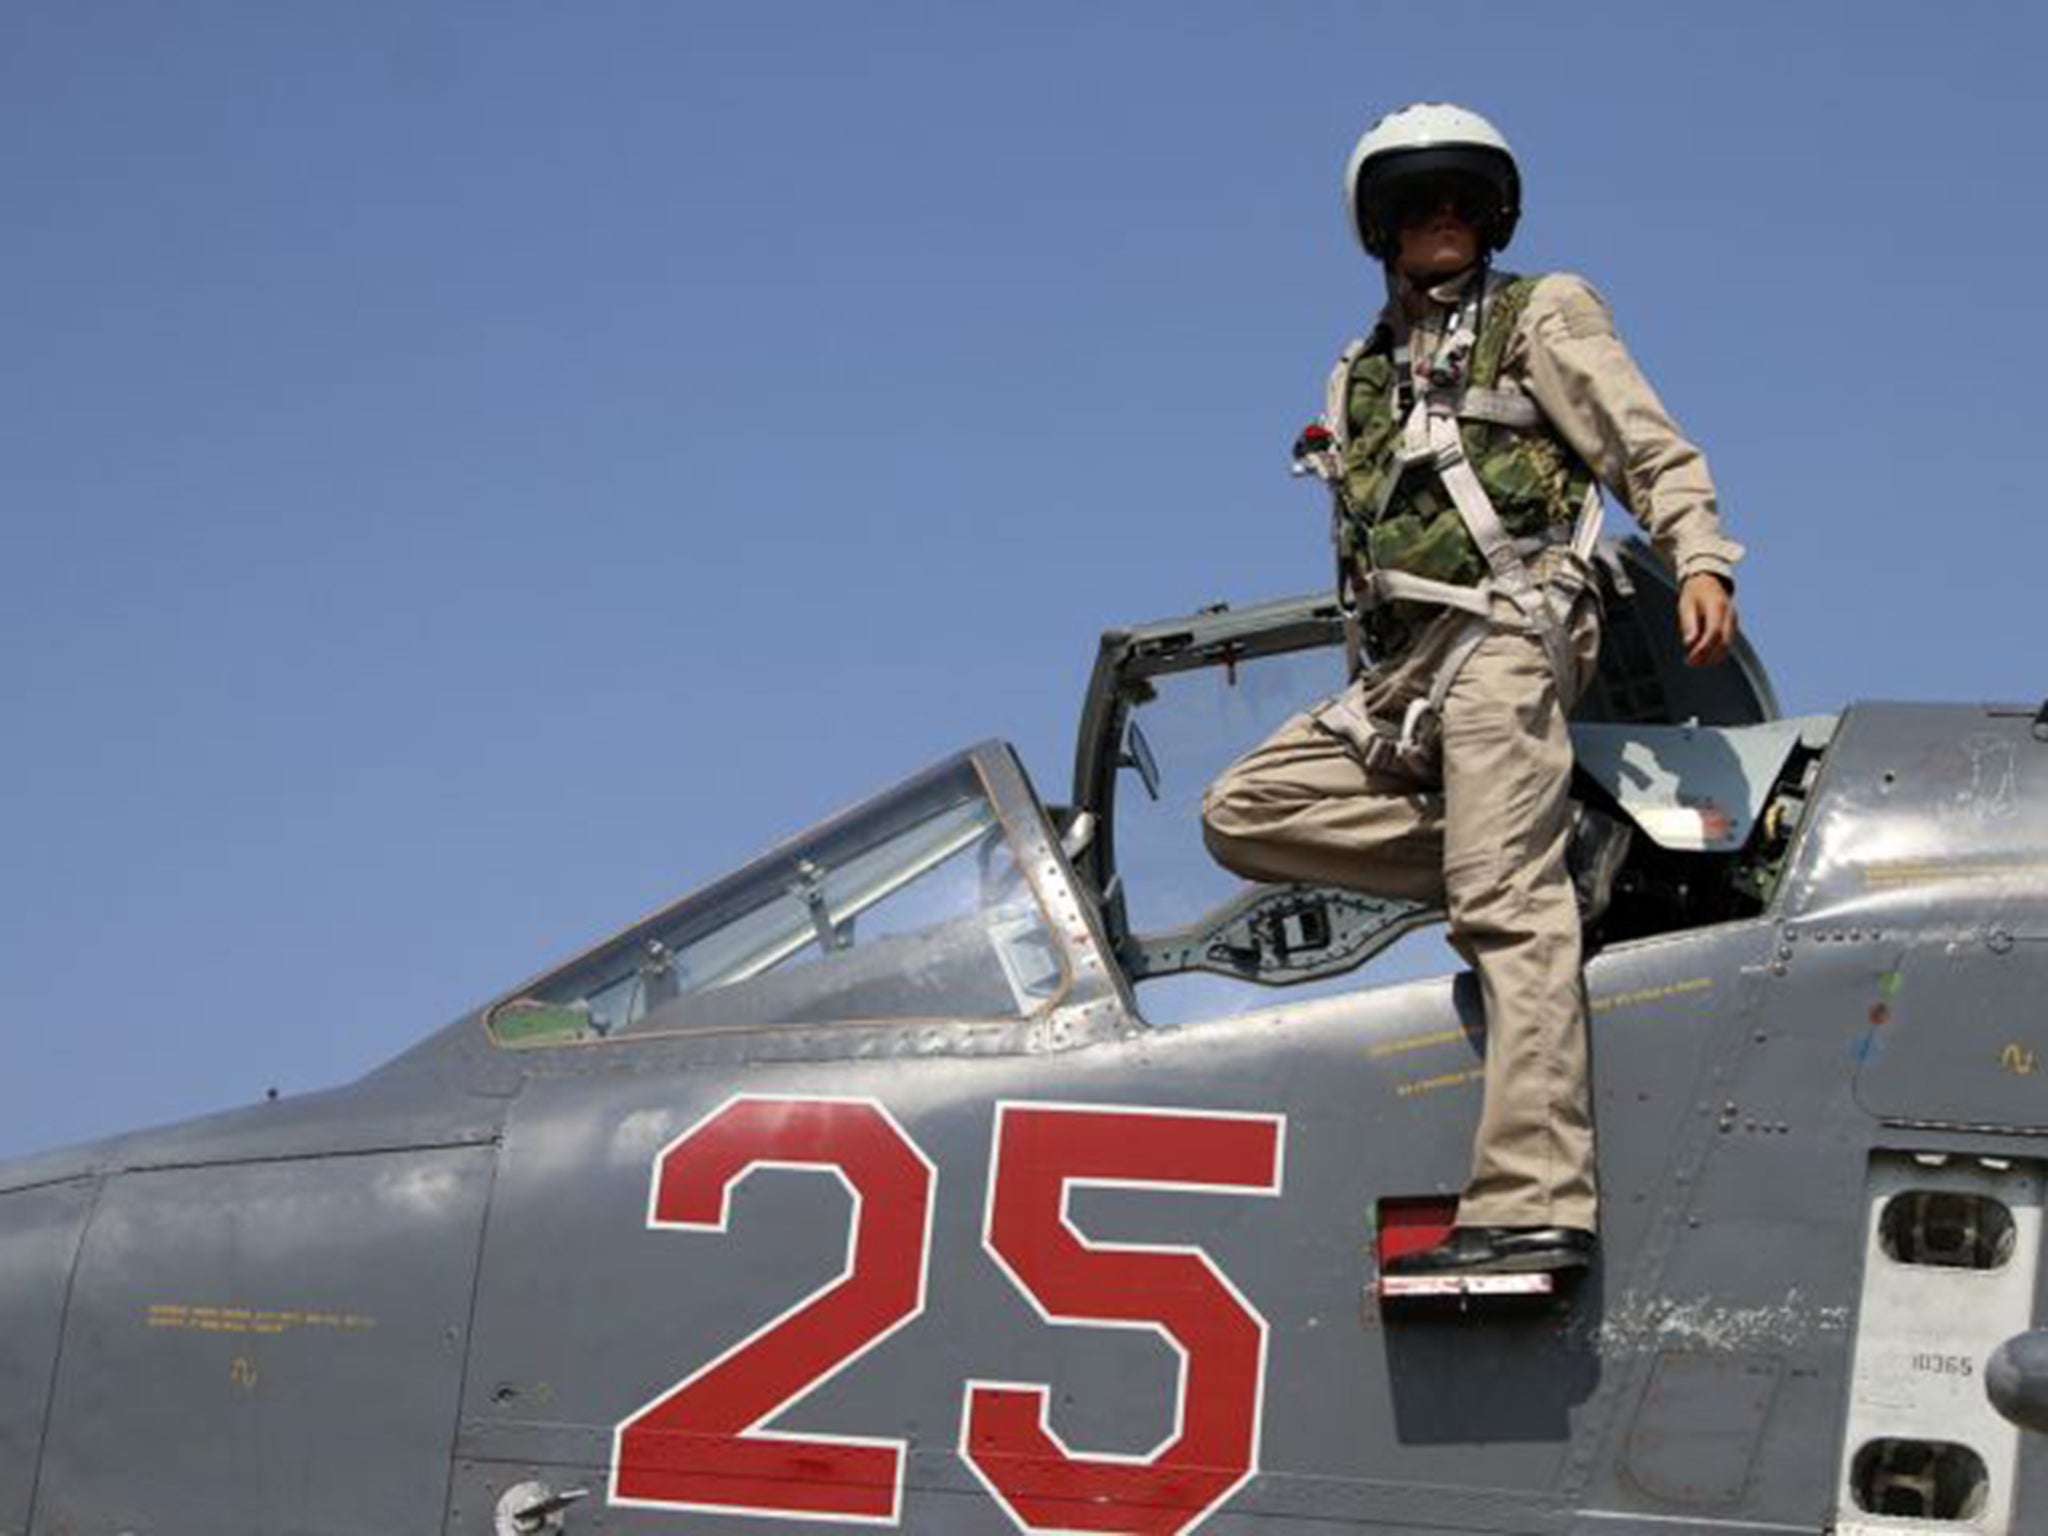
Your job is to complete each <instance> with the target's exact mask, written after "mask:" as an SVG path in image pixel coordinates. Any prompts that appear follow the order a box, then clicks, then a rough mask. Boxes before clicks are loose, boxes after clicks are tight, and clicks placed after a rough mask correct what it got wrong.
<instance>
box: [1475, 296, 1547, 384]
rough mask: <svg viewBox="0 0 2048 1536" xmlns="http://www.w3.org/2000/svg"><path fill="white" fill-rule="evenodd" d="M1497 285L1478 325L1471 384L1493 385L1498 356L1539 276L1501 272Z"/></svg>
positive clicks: (1505, 345)
mask: <svg viewBox="0 0 2048 1536" xmlns="http://www.w3.org/2000/svg"><path fill="white" fill-rule="evenodd" d="M1501 277H1502V279H1503V281H1502V282H1501V284H1500V286H1499V287H1498V288H1496V289H1494V290H1493V291H1492V292H1491V293H1489V294H1488V295H1487V296H1486V317H1485V319H1484V320H1483V321H1481V323H1480V326H1479V339H1478V341H1477V342H1475V343H1474V344H1473V348H1472V387H1473V388H1474V389H1492V388H1493V386H1494V384H1495V382H1496V381H1497V380H1498V379H1499V378H1500V364H1501V359H1502V358H1503V357H1504V356H1506V354H1507V350H1508V340H1509V338H1510V337H1512V336H1513V335H1514V334H1515V327H1516V326H1517V325H1519V324H1521V321H1522V314H1523V311H1525V310H1527V309H1528V307H1529V295H1530V294H1531V293H1532V292H1533V291H1534V290H1535V287H1536V284H1537V281H1538V279H1536V278H1533V277H1514V276H1511V275H1509V274H1508V273H1505V272H1503V273H1502V274H1501Z"/></svg>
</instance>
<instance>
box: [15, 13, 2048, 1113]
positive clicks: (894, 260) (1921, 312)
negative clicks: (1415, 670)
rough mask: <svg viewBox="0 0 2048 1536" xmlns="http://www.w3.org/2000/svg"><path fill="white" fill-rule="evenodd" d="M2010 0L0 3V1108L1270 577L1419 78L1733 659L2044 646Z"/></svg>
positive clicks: (1040, 678) (1060, 722)
mask: <svg viewBox="0 0 2048 1536" xmlns="http://www.w3.org/2000/svg"><path fill="white" fill-rule="evenodd" d="M2044 16H2048V11H2044V9H2043V8H2042V7H2040V6H2026V5H2018V4H2003V3H2001V4H1988V3H1979V4H1949V5H1943V6H1938V7H1937V6H1935V5H1932V4H1924V5H1921V4H1916V5H1901V4H1877V3H1870V0H1864V3H1855V4H1851V3H1806V4H1787V3H1773V4H1768V5H1766V4H1718V5H1713V6H1704V5H1696V6H1687V7H1682V8H1681V7H1674V6H1661V5H1659V6H1648V5H1641V4H1620V3H1614V4H1579V5H1565V6H1545V7H1534V6H1529V7H1515V8H1510V7H1508V6H1505V5H1465V6H1441V7H1420V6H1414V5H1402V6H1396V5H1391V4H1380V3H1367V0H1349V3H1341V4H1340V3H1333V0H1320V3H1289V4H1286V5H1254V4H1250V3H1242V4H1234V5H1222V4H1215V3H1191V0H1170V3H1169V0H1156V3H1105V0H1092V3H1071V0H1059V3H1052V0H1036V3H1033V4H1030V5H1028V6H1027V5H1015V6H1007V7H1000V8H999V7H996V6H992V5H973V6H966V5H955V4H942V3H936V0H934V3H927V4H891V3H876V4H861V5H843V4H827V3H823V0H819V3H809V4H794V3H773V0H755V3H749V4H745V5H740V4H728V5H713V4H710V3H681V0H676V3H653V0H640V3H623V0H614V3H606V4H598V5H564V4H534V3H525V0H519V3H503V0H499V3H492V4H488V5H485V4H480V3H469V4H441V3H424V0H402V3H399V0H351V3H349V4H347V5H319V4H313V3H307V0H291V3H278V0H237V3H226V0H186V3H181V4H177V5H163V4H158V3H152V0H125V3H91V0H87V3H76V4H68V3H67V4H60V3H57V0H15V3H12V4H9V5H7V6H5V7H4V8H0V338H4V340H0V520H4V521H0V527H4V532H5V539H4V544H0V552H4V564H0V583H4V586H0V699H4V701H5V711H6V720H7V725H8V730H7V750H6V751H5V753H4V754H0V818H4V819H0V830H4V837H5V842H4V853H0V996H4V997H5V999H6V1000H7V1007H8V1023H7V1025H6V1038H7V1040H8V1043H9V1046H10V1049H9V1050H8V1052H7V1060H8V1063H9V1065H10V1069H11V1072H10V1083H9V1086H10V1090H11V1091H10V1092H9V1094H8V1102H9V1106H10V1108H9V1114H8V1115H7V1117H6V1119H5V1122H4V1124H0V1153H8V1152H16V1151H23V1150H27V1149H31V1148H36V1147H41V1146H48V1145H54V1144H58V1143H61V1142H66V1141H73V1140H79V1139H82V1138H85V1137H87V1136H91V1135H97V1134H100V1133H103V1132H106V1131H110V1130H114V1129H119V1128H123V1127H126V1126H129V1125H134V1124H140V1123H147V1122H155V1121H163V1120H169V1119H175V1118H179V1117H183V1116H186V1115H190V1114H195V1113H199V1112H202V1111H207V1110H212V1109H216V1108H222V1107H226V1106H229V1105H233V1104H237V1103H243V1102H247V1101H249V1100H251V1099H253V1098H255V1097H257V1096H259V1095H260V1094H261V1093H262V1091H263V1090H264V1088H265V1087H267V1086H269V1085H273V1084H275V1085H277V1086H279V1087H280V1088H282V1089H284V1090H285V1091H286V1092H296V1091H301V1090H304V1089H308V1088H314V1087H320V1086H325V1085H328V1084H331V1083H335V1082H339V1081H342V1080H344V1079H346V1078H349V1077H352V1076H354V1075H356V1074H357V1073H359V1072H360V1071H362V1070H365V1069H367V1068H368V1067H370V1066H372V1065H374V1064H375V1063H377V1062H379V1061H381V1060H383V1059H384V1058H386V1057H388V1056H390V1055H392V1054H394V1053H396V1052H397V1051H398V1050H400V1049H401V1048H403V1047H404V1046H406V1045H407V1044H409V1043H410V1042H411V1041H413V1040H414V1039H416V1038H418V1037H419V1036H421V1035H423V1034H425V1033H426V1032H427V1031H428V1030H430V1029H431V1028H433V1027H435V1026H437V1025H439V1024H441V1023H443V1022H445V1021H447V1020H448V1019H450V1018H452V1017H454V1016H456V1015H457V1014H458V1013H460V1012H462V1011H463V1010H464V1009H466V1008H468V1007H470V1006H472V1005H474V1004H475V1003H477V1002H479V1001H481V1000H483V999H485V998H487V997H489V996H491V995H493V994H495V993H497V992H499V991H501V990H502V989H504V988H505V987H506V986H508V985H510V984H511V983H513V982H515V981H517V980H518V979H519V978H521V977H523V976H525V975H527V974H530V973H531V972H533V971H535V970H537V969H539V968H541V967H542V966H544V965H546V964H548V963H549V962H551V961H552V960H554V959H556V958H560V957H562V956H565V955H567V954H568V953H570V952H572V951H574V950H575V949H577V948H579V947H581V946H582V945H583V944H584V943H585V942H587V941H589V940H591V939H593V938H595V937H597V936H599V935H601V934H603V933H605V932H608V931H610V930H611V929H612V928H614V927H616V926H617V925H619V924H620V923H622V922H624V921H625V920H627V919H629V918H631V917H633V916H635V915H637V914H638V913H640V912H642V911H644V910H646V909H648V908H651V907H653V906H655V905H657V904H659V903H661V902H662V901H664V900H666V899H668V898H669V897H671V896H673V895H675V894H677V893H679V892H681V891H683V890H684V889H687V888H688V887H690V886H692V885H695V884H697V883H700V882H701V881H703V880H705V879H707V878H709V877H711V876H713V875H716V874H718V873H719V872H721V871H723V870H724V869H726V868H728V867H730V866H732V865H734V864H737V863H739V862H740V861H742V860H743V859H745V858H746V857H748V856H749V855H750V854H752V853H753V852H755V851H757V850H758V849H759V848H760V847H761V846H762V845H764V844H766V843H767V842H769V841H771V840H772V839H775V838H777V837H779V836H782V835H784V834H786V833H788V832H790V831H793V830H795V829H796V828H798V827H800V826H801V825H803V824H805V823H807V822H809V821H811V820H813V819H815V818H816V817H818V816H819V815H821V814H824V813H826V812H828V811H830V810H833V809H835V808H837V807H839V806H841V805H843V804H845V803H847V802H849V801H851V800H854V799H856V798H859V797H861V796H863V795H865V794H866V793H868V792H870V791H872V790H875V789H879V788H881V787H883V786H884V785H886V784H888V783H889V782H891V781H893V780H894V779H896V778H898V777H900V776H901V775H903V774H905V773H907V772H910V771H912V770H914V769H916V768H918V767H920V766H922V765H923V764H924V763H925V762H927V761H929V760H931V759H933V758H935V757H937V756H939V755H940V754H942V753H944V752H946V751H949V750H951V749H952V748H954V747H956V746H959V745H962V744H964V743H966V742H968V741H971V740H974V739H978V738H980V737H982V736H987V735H999V736H1004V737H1007V738H1008V739H1010V740H1012V741H1013V742H1015V743H1016V744H1017V745H1018V746H1019V748H1020V749H1021V750H1022V752H1023V754H1024V757H1025V760H1026V762H1027V764H1028V765H1029V767H1030V768H1031V769H1032V770H1033V772H1034V774H1035V775H1036V776H1037V778H1038V781H1039V783H1040V787H1041V788H1042V789H1044V790H1046V791H1047V792H1048V793H1049V794H1052V795H1054V796H1058V795H1059V794H1061V793H1063V792H1064V790H1065V788H1066V782H1067V774H1068V769H1069V762H1070V753H1071V742H1072V731H1073V726H1074V710H1075V708H1076V705H1077V704H1078V701H1079V698H1080V693H1081V689H1082V685H1083V682H1084V680H1085V678H1086V673H1087V668H1088V666H1089V663H1090V661H1091V659H1092V656H1093V651H1094V646H1095V639H1096V636H1097V634H1098V632H1099V631H1100V630H1101V629H1102V628H1103V627H1104V626H1105V625H1108V624H1111V623H1116V622H1121V621H1131V620H1138V619H1145V618H1151V617H1157V616H1160V615H1164V614H1168V613H1174V612H1180V611H1184V610H1186V609H1188V608H1191V607H1193V606H1195V605H1197V604H1200V603H1204V602H1208V601H1212V600H1215V599H1218V598H1235V599H1248V598H1252V597H1257V596H1269V595H1277V594H1279V593H1283V592H1292V591H1300V590H1305V589H1307V588H1310V587H1313V586H1315V585H1317V584H1319V583H1320V582H1322V581H1323V580H1324V579H1325V577H1326V573H1327V569H1328V554H1327V549H1326V546H1325V543H1324V538H1323V524H1324V511H1323V507H1322V505H1321V504H1320V503H1319V501H1318V500H1317V498H1316V496H1315V494H1314V493H1313V492H1312V491H1311V490H1309V489H1308V488H1306V487H1304V486H1300V485H1297V484H1293V483H1290V481H1289V480H1288V478H1287V476H1286V474H1285V472H1284V470H1285V465H1284V454H1285V449H1286V446H1287V444H1288V443H1289V442H1290V441H1291V439H1292V436H1293V433H1294V430H1295V429H1296V427H1297V426H1298V425H1299V424H1300V423H1301V422H1302V421H1303V420H1304V419H1305V418H1306V417H1307V416H1308V415H1309V414H1310V413H1311V411H1312V410H1313V409H1314V408H1315V405H1316V403H1317V400H1318V395H1319V389H1320V381H1321V377H1322V374H1323V371H1324V368H1325V366H1326V364H1327V360H1328V358H1329V357H1330V355H1331V354H1332V353H1333V351H1334V349H1335V348H1336V347H1337V346H1338V345H1339V344H1340V343H1341V342H1342V341H1343V340H1344V339H1345V337H1347V336H1348V335H1350V334H1352V333H1353V332H1354V331H1356V330H1357V329H1358V328H1359V327H1360V324H1361V322H1362V321H1363V320H1364V318H1365V317H1366V315H1367V314H1368V313H1369V311H1370V310H1371V308H1372V307H1373V306H1374V304H1375V303H1376V297H1377V276H1376V274H1375V273H1374V272H1373V271H1372V270H1371V269H1370V268H1369V267H1367V266H1366V265H1365V263H1364V262H1363V260H1362V259H1361V257H1360V256H1359V255H1358V253H1357V251H1356V249H1355V248H1354V247H1353V246H1352V244H1351V243H1350V240H1349V236H1348V235H1347V233H1346V230H1345V228H1344V224H1343V220H1342V214H1341V209H1340V203H1339V193H1338V190H1337V188H1338V182H1339V170H1340V167H1341V165H1342V162H1343V159H1344V156H1345V154H1346V153H1347V152H1348V150H1349V148H1350V146H1351V144H1352V142H1353V140H1354V139H1355V138H1356V136H1357V134H1358V133H1359V131H1360V130H1361V129H1362V128H1363V127H1364V126H1365V124H1366V123H1367V122H1369V121H1370V120H1371V119H1372V118H1373V117H1374V116H1376V115H1377V114H1378V113H1379V112H1381V111H1383V110H1385V109H1387V108H1389V107H1391V106H1394V105H1398V104H1400V103H1402V102H1405V101H1409V100H1413V99H1416V98H1449V99H1455V100H1460V101H1465V102H1468V103H1470V104H1472V105H1475V106H1477V107H1479V108H1481V109H1482V110H1484V111H1485V112H1487V113H1489V114H1490V115H1492V116H1493V117H1494V118H1495V119H1496V120H1497V121H1498V122H1499V123H1500V124H1501V125H1502V126H1503V128H1504V129H1505V130H1506V132H1507V133H1508V134H1509V136H1510V137H1511V138H1512V139H1513V141H1514V143H1515V145H1516V147H1517V149H1518V150H1519V152H1520V154H1521V157H1522V160H1523V163H1524V167H1525V174H1526V180H1527V188H1528V214H1527V217H1526V218H1525V220H1524V223H1523V227H1522V232H1521V235H1520V236H1519V238H1518V240H1517V242H1516V246H1515V249H1514V251H1513V253H1512V263H1511V264H1512V265H1515V266H1517V267H1519V268H1521V269H1522V270H1545V269H1551V268H1571V269H1577V270H1580V271H1583V272H1585V273H1587V274H1588V275H1589V276H1591V277H1592V278H1593V280H1594V281H1595V282H1596V283H1597V284H1598V285H1599V286H1600V287H1601V288H1602V289H1603V291H1604V292H1605V293H1606V294H1607V296H1608V297H1609V299H1610V300H1611V301H1612V302H1613V304H1614V307H1615V310H1616V312H1617V315H1618V317H1619V320H1620V323H1621V326H1622V329H1623V333H1624V335H1625V336H1626V337H1627V338H1628V339H1629V341H1630V342H1631V344H1632V346H1633V347H1634V349H1635V350H1636V352H1637V354H1638V356H1639V357H1640V358H1641V360H1642V361H1643V363H1644V365H1645V367H1646V369H1647V370H1648V371H1649V373H1650V374H1651V376H1652V378H1653V379H1654V380H1655V381H1656V383H1657V384H1658V387H1659V388H1660V390H1661V391H1662V392H1663V394H1664V396H1665V397H1666V399H1667V401H1668V402H1669V404H1670V405H1671V407H1672V408H1673V410H1674V411H1675V413H1676V414H1677V415H1678V417H1679V418H1680V420H1681V421H1682V422H1683V423H1684V424H1685V426H1686V427H1687V429H1688V430H1689V431H1690V432H1691V433H1692V434H1693V435H1694V436H1695V437H1697V438H1698V439H1699V440H1700V441H1701V442H1702V443H1703V444H1704V445H1705V446H1706V448H1707V450H1708V452H1709V455H1710V457H1711V460H1712V463H1713V466H1714V469H1715V471H1716V475H1717V478H1718V479H1719V481H1720V484H1721V488H1722V497H1723V504H1724V507H1725V510H1726V513H1727V516H1728V519H1729V522H1730V525H1731V527H1732V530H1733V531H1734V533H1735V534H1736V535H1737V536H1738V537H1739V538H1742V539H1743V540H1745V541H1746V542H1747V543H1748V544H1749V545H1750V547H1751V551H1752V555H1751V560H1750V563H1749V564H1748V565H1747V566H1746V567H1745V569H1744V571H1743V576H1742V586H1741V594H1740V595H1741V602H1742V610H1743V613H1744V616H1745V618H1746V620H1747V622H1748V625H1749V628H1750V630H1751V632H1752V634H1753V636H1754V637H1755V638H1756V640H1757V641H1758V643H1759V645H1760V646H1761V648H1762V650H1763V653H1764V655H1765V657H1766V660H1767V661H1768V663H1769V664H1770V666H1771V668H1772V671H1773V673H1774V675H1775V677H1776V680H1777V683H1778V687H1779V691H1780V693H1781V695H1782V697H1783V699H1784V702H1785V704H1786V706H1787V707H1788V708H1789V709H1792V710H1795V711H1809V710H1815V711H1817V710H1828V709H1833V708H1836V707H1839V706H1840V705H1841V704H1843V703H1845V702H1848V701H1851V700H1854V699H1857V698H1862V697H1880V696H1881V697H1911V698H1955V697H1960V698H2002V699H2013V700H2024V701H2030V702H2031V701H2034V700H2037V699H2039V698H2040V697H2041V696H2042V694H2043V693H2044V691H2048V665H2044V663H2043V651H2044V646H2043V629H2044V619H2043V614H2042V604H2041V597H2040V590H2039V589H2040V584H2041V579H2042V578H2041V570H2042V565H2043V554H2044V551H2048V538H2044V534H2043V532H2042V528H2041V519H2042V518H2043V516H2044V513H2043V511H2042V492H2041V486H2040V484H2039V483H2038V482H2039V476H2038V465H2039V463H2040V462H2041V455H2040V453H2039V451H2038V449H2037V448H2036V447H2035V446H2034V445H2035V444H2036V443H2037V442H2038V440H2039V438H2040V436H2041V435H2042V433H2043V430H2044V428H2043V424H2042V422H2041V420H2040V402H2041V398H2042V397H2041V391H2040V387H2039V376H2040V372H2041V369H2042V367H2043V359H2044V357H2048V326H2044V323H2043V320H2044V298H2043V294H2044V292H2048V284H2044V282H2043V280H2042V277H2041V274H2040V272H2039V270H2038V252H2039V250H2040V248H2041V246H2042V243H2043V240H2042V237H2043V234H2044V229H2043V223H2044V219H2048V213H2044V205H2043V200H2042V198H2041V197H2040V195H2039V188H2040V185H2041V181H2042V168H2041V162H2042V154H2043V149H2044V147H2048V133H2044V129H2043V126H2042V119H2041V116H2040V102H2039V95H2040V91H2039V84H2038V77H2039V74H2040V70H2041V67H2042V65H2043V63H2044V61H2048V21H2044Z"/></svg>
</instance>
